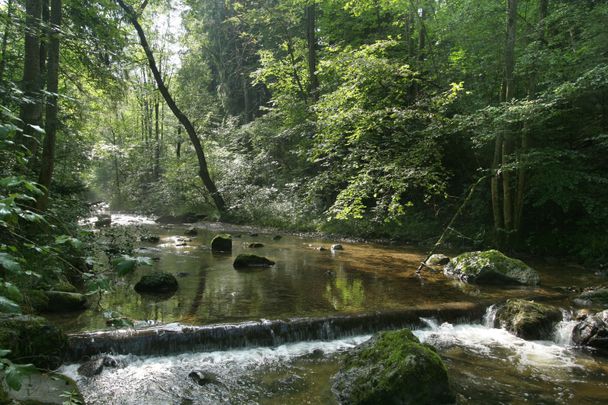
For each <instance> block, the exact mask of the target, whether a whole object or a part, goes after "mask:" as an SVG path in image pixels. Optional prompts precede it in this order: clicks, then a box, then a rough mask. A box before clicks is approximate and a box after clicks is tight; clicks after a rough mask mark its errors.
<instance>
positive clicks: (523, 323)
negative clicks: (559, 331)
mask: <svg viewBox="0 0 608 405" xmlns="http://www.w3.org/2000/svg"><path fill="white" fill-rule="evenodd" d="M562 318H563V315H562V312H561V311H560V310H559V309H558V308H555V307H552V306H550V305H544V304H539V303H537V302H534V301H526V300H522V299H511V300H508V301H507V302H506V304H505V305H503V306H502V307H500V308H499V309H498V311H497V312H496V320H495V323H496V325H495V326H500V327H501V328H504V329H506V330H508V331H509V332H511V333H513V334H514V335H516V336H518V337H520V338H522V339H527V340H541V339H550V338H551V335H552V334H553V328H554V327H555V325H556V324H557V323H558V322H559V321H561V320H562Z"/></svg>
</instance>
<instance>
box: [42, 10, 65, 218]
mask: <svg viewBox="0 0 608 405" xmlns="http://www.w3.org/2000/svg"><path fill="white" fill-rule="evenodd" d="M61 18H62V1H61V0H51V14H50V33H49V44H48V62H47V68H46V69H47V93H48V98H47V105H46V120H45V121H46V122H45V135H44V144H43V149H42V159H41V164H40V175H39V177H38V183H40V184H41V185H42V186H44V194H43V195H42V196H40V197H39V198H38V200H37V202H36V206H37V208H38V209H39V210H41V211H44V210H46V208H47V206H48V203H49V190H50V188H51V180H52V178H53V169H54V166H55V143H56V139H57V127H58V125H59V121H58V117H57V115H58V112H59V94H58V93H59V42H60V35H61Z"/></svg>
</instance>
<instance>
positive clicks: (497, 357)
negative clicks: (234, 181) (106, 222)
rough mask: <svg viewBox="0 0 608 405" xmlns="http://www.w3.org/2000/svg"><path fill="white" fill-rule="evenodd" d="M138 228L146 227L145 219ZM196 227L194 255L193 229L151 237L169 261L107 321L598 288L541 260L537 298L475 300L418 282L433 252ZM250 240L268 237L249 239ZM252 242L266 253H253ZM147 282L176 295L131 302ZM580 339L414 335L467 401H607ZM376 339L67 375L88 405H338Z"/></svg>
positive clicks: (78, 321) (164, 359)
mask: <svg viewBox="0 0 608 405" xmlns="http://www.w3.org/2000/svg"><path fill="white" fill-rule="evenodd" d="M125 218H126V220H128V217H124V218H123V219H125ZM116 219H120V217H119V218H116ZM134 221H136V223H141V220H140V219H137V218H136V219H134ZM198 225H199V235H198V236H197V237H194V238H192V240H191V241H189V242H187V245H186V246H177V243H176V241H177V238H179V237H182V235H183V233H184V231H185V229H186V227H185V226H174V227H168V228H160V227H158V226H155V225H151V224H148V225H145V226H146V227H148V228H149V230H150V231H152V233H157V234H160V235H161V237H162V240H161V243H160V244H158V245H154V244H142V247H145V248H151V249H152V250H148V253H149V254H150V256H155V257H159V258H160V260H159V261H158V262H155V264H154V266H153V267H152V268H146V267H142V268H139V269H138V270H137V271H136V273H135V274H133V275H132V276H130V277H128V278H126V279H124V280H122V281H121V284H120V285H119V286H118V287H117V288H116V289H115V291H113V292H111V293H109V294H106V295H105V296H104V297H103V298H102V300H101V306H102V307H103V309H105V310H107V309H111V310H114V311H118V312H120V313H121V314H123V315H124V316H127V317H129V318H132V319H138V320H150V321H155V322H162V323H169V322H181V323H189V324H197V325H205V324H211V323H218V322H237V321H242V320H259V319H261V318H263V319H285V318H291V317H313V316H315V317H316V316H328V315H336V314H357V313H370V312H373V311H384V310H399V309H407V308H412V307H428V306H441V305H445V304H446V303H458V302H460V303H468V302H483V303H488V305H489V304H491V303H493V302H498V301H501V300H504V299H506V298H508V297H515V296H518V297H535V298H536V299H542V300H546V301H548V302H551V303H554V304H557V305H560V306H562V307H565V308H569V307H570V302H571V298H572V296H573V295H575V293H570V292H567V291H568V290H569V289H570V288H571V287H576V288H582V287H584V286H589V285H593V284H596V283H599V282H601V281H602V280H601V279H599V278H598V277H596V276H594V275H593V274H592V273H591V272H588V271H583V270H581V269H578V268H576V267H568V266H566V265H553V266H548V265H546V264H544V263H542V262H532V263H531V264H532V265H533V266H534V267H535V268H537V269H538V270H539V272H540V273H541V282H542V283H543V285H542V286H541V287H535V288H532V287H519V288H509V289H500V288H492V287H479V288H478V287H474V286H468V285H464V284H461V283H459V282H456V281H452V280H447V279H445V278H444V277H443V276H442V275H441V274H432V273H429V272H425V273H424V276H423V277H422V278H419V277H417V276H416V275H415V269H416V268H417V266H418V263H419V262H420V260H422V258H423V257H424V252H423V251H420V250H417V249H413V248H409V247H388V246H384V245H376V244H366V243H347V242H340V243H341V244H342V245H343V246H344V251H338V252H331V251H329V250H327V251H319V250H316V249H315V248H316V247H320V246H323V247H325V248H326V249H329V247H330V245H331V244H332V243H337V242H339V241H334V240H323V239H314V238H305V237H297V236H289V235H284V236H283V238H281V239H280V240H273V238H272V237H273V236H274V233H271V232H266V233H264V232H261V231H259V230H255V229H250V228H243V227H230V226H225V225H221V224H219V225H218V224H198ZM225 231H226V232H228V233H231V234H232V235H233V236H234V239H233V247H234V248H233V252H232V254H228V255H214V254H212V253H211V252H210V250H209V248H208V243H209V241H210V240H211V238H212V237H213V235H215V234H216V233H221V232H225ZM251 232H257V233H259V236H257V237H254V236H249V234H250V233H251ZM238 235H240V237H238ZM250 242H260V243H263V244H264V245H265V247H264V248H260V249H250V248H248V247H247V246H248V244H249V243H250ZM241 252H248V253H256V254H260V255H264V256H267V257H269V258H270V259H272V260H274V261H276V265H275V266H274V267H272V268H270V269H264V270H259V271H252V272H242V271H236V270H235V269H233V268H232V261H233V259H234V257H235V256H236V255H237V254H238V253H241ZM152 270H160V271H167V272H171V273H173V274H175V275H176V276H177V277H178V281H179V285H180V288H179V291H178V292H177V294H175V295H174V296H173V297H171V298H168V299H166V300H164V301H155V300H151V299H147V298H143V297H141V296H140V295H139V294H137V293H135V292H134V291H133V290H132V286H133V284H134V283H135V282H136V281H137V280H138V279H139V277H140V276H141V275H142V274H145V273H146V272H149V271H152ZM563 287H565V288H563ZM564 291H566V292H564ZM102 312H103V310H93V309H91V310H88V311H86V312H84V313H82V314H80V315H78V316H65V317H58V318H57V319H56V320H58V321H59V322H61V323H62V324H63V326H64V327H66V328H67V329H69V330H72V331H82V330H95V329H102V328H106V326H105V320H104V317H103V315H102ZM571 327H572V324H571V323H567V322H566V323H563V324H560V325H559V327H558V328H557V330H556V336H555V338H554V339H553V340H552V341H543V342H526V341H524V340H522V339H519V338H516V337H514V336H512V335H510V334H509V333H507V332H506V331H504V330H500V329H494V328H490V327H487V326H484V325H483V324H482V321H481V319H480V320H479V323H470V324H463V325H450V324H444V325H438V324H436V323H434V322H432V321H427V326H426V327H424V328H420V329H418V330H416V331H415V333H416V335H417V336H419V338H420V339H421V340H423V341H425V342H428V343H430V344H432V345H433V346H435V347H436V348H437V349H438V351H439V353H440V355H441V356H442V358H443V359H444V361H445V362H446V365H447V367H448V370H449V374H450V379H451V383H452V386H453V387H454V391H455V392H456V394H457V396H458V401H459V403H472V404H519V403H533V404H562V403H576V404H597V403H608V378H607V374H608V361H607V359H605V358H603V357H599V356H590V355H588V354H586V353H583V352H581V351H580V350H578V349H576V348H573V347H571V346H569V342H568V339H567V337H564V336H567V335H568V331H569V330H570V329H569V328H571ZM368 337H369V336H358V337H352V338H343V339H341V340H332V341H312V342H301V343H290V344H286V345H282V346H278V347H270V348H263V347H257V348H255V347H252V348H243V349H238V350H229V351H223V352H222V351H218V352H211V353H203V352H194V353H183V354H178V355H172V356H151V357H147V356H133V355H126V356H119V360H120V361H121V363H122V366H121V367H120V368H118V369H107V370H105V371H104V372H103V373H102V374H101V375H100V376H96V377H94V378H92V379H86V378H83V377H80V376H78V375H77V374H76V368H77V367H78V365H77V364H72V365H66V366H64V368H63V369H62V371H63V372H64V373H66V374H68V375H70V376H72V377H74V378H76V379H77V381H78V384H79V386H80V388H81V390H82V391H83V394H84V396H85V398H86V399H87V403H91V404H138V403H146V404H229V403H230V404H232V403H234V404H241V403H243V404H268V405H278V404H285V403H291V404H294V405H295V404H335V400H334V397H333V395H332V393H331V390H330V387H331V376H332V375H334V374H335V372H336V371H337V370H338V368H339V358H340V353H342V352H344V351H345V350H348V349H350V348H352V347H354V346H355V345H356V344H358V343H360V342H362V341H364V340H365V339H367V338H368ZM319 350H321V351H322V354H321V355H319ZM196 369H202V370H205V371H210V372H213V373H215V374H216V375H217V376H218V377H219V379H220V381H221V382H222V383H221V384H211V385H206V386H202V387H201V386H198V385H197V384H196V383H194V382H193V381H192V380H190V379H189V378H188V374H189V373H190V372H191V371H192V370H196Z"/></svg>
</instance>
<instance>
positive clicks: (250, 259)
mask: <svg viewBox="0 0 608 405" xmlns="http://www.w3.org/2000/svg"><path fill="white" fill-rule="evenodd" d="M273 265H274V262H273V261H272V260H269V259H267V258H265V257H262V256H257V255H246V254H240V255H238V256H237V257H236V259H234V268H235V269H241V268H247V267H270V266H273Z"/></svg>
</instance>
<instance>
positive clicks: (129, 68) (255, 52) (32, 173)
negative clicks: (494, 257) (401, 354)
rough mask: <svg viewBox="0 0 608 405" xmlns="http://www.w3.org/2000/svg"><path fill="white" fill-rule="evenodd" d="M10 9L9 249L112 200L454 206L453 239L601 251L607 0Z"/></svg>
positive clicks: (606, 217) (607, 207) (415, 221)
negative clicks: (35, 227) (37, 228)
mask: <svg viewBox="0 0 608 405" xmlns="http://www.w3.org/2000/svg"><path fill="white" fill-rule="evenodd" d="M0 12H1V15H0V16H1V21H0V41H1V42H0V103H1V111H0V113H1V117H2V120H1V122H0V159H1V161H2V165H1V166H0V178H1V180H0V227H2V231H3V233H2V239H0V259H2V260H3V261H2V262H0V263H1V264H2V266H3V267H4V268H8V267H13V268H14V265H13V264H11V263H17V264H18V263H19V260H22V257H21V256H19V254H17V253H15V252H14V251H12V250H11V247H13V246H17V245H20V246H21V245H23V243H29V242H24V241H23V240H20V239H19V238H18V237H17V236H14V235H20V236H24V235H27V234H28V232H29V231H28V226H30V225H31V222H38V223H49V224H50V226H51V228H49V229H48V233H45V235H46V237H47V238H51V239H48V240H47V242H48V241H52V242H53V243H52V244H48V246H49V249H50V250H53V249H54V247H53V246H52V245H53V244H57V243H58V241H59V242H61V243H59V244H62V245H65V244H66V243H67V242H66V241H69V239H58V240H57V239H52V238H55V237H57V236H58V235H57V234H58V233H59V234H62V233H61V232H58V231H57V230H56V229H54V228H53V226H58V225H57V224H56V223H55V222H54V220H53V219H52V218H62V219H64V220H66V221H68V222H70V221H72V223H75V220H76V218H77V217H78V216H79V215H80V214H81V213H82V212H84V211H85V210H86V209H87V206H86V204H85V202H93V201H99V200H104V201H107V202H109V203H110V205H111V209H113V210H124V211H136V212H141V213H146V214H155V215H162V214H174V215H175V214H180V213H185V212H192V211H194V212H198V213H204V214H206V215H207V216H208V217H209V218H211V219H222V220H224V221H232V222H243V223H254V224H258V225H266V226H275V227H281V228H286V229H291V230H315V231H324V232H335V233H340V234H345V235H350V236H358V237H365V238H390V239H395V240H397V241H401V242H416V243H428V242H429V241H434V240H435V239H436V238H437V236H438V235H439V234H440V233H441V232H442V230H443V228H444V227H445V226H446V224H447V223H449V222H450V219H451V218H452V217H453V215H454V213H455V212H456V211H457V210H458V209H459V208H462V210H461V212H462V214H461V215H460V216H459V218H457V220H456V221H455V222H454V223H453V226H452V227H451V229H450V231H451V232H450V236H449V238H448V242H449V244H451V245H452V246H456V247H457V246H472V247H486V246H496V247H499V248H501V249H505V250H515V251H522V252H530V253H534V254H542V255H570V256H577V257H579V258H583V259H584V260H588V261H595V262H598V261H602V260H606V252H607V251H608V234H606V232H605V229H606V227H607V226H608V204H606V203H607V202H608V191H607V190H608V187H606V186H607V183H608V159H607V158H606V156H607V152H608V45H607V44H608V30H607V29H606V21H608V3H606V2H605V1H597V0H584V1H577V2H572V1H560V0H505V1H500V2H499V1H490V0H482V1H479V0H475V1H473V0H449V1H447V0H374V1H372V0H357V1H352V0H256V1H250V0H238V1H237V0H181V1H178V0H163V1H160V0H158V1H157V0H150V1H147V0H146V1H143V2H142V1H139V0H138V1H137V2H136V1H133V0H96V1H93V0H87V1H74V0H3V1H1V2H0ZM467 196H470V198H466V197H467ZM465 200H466V205H465V206H464V207H462V204H463V202H465ZM5 231H6V232H5ZM9 232H10V234H9ZM5 235H9V236H5ZM10 235H13V236H10ZM41 237H44V236H41ZM49 243H50V242H49ZM45 246H47V245H45ZM22 247H23V246H22ZM57 260H59V259H57ZM7 266H8V267H7Z"/></svg>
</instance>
